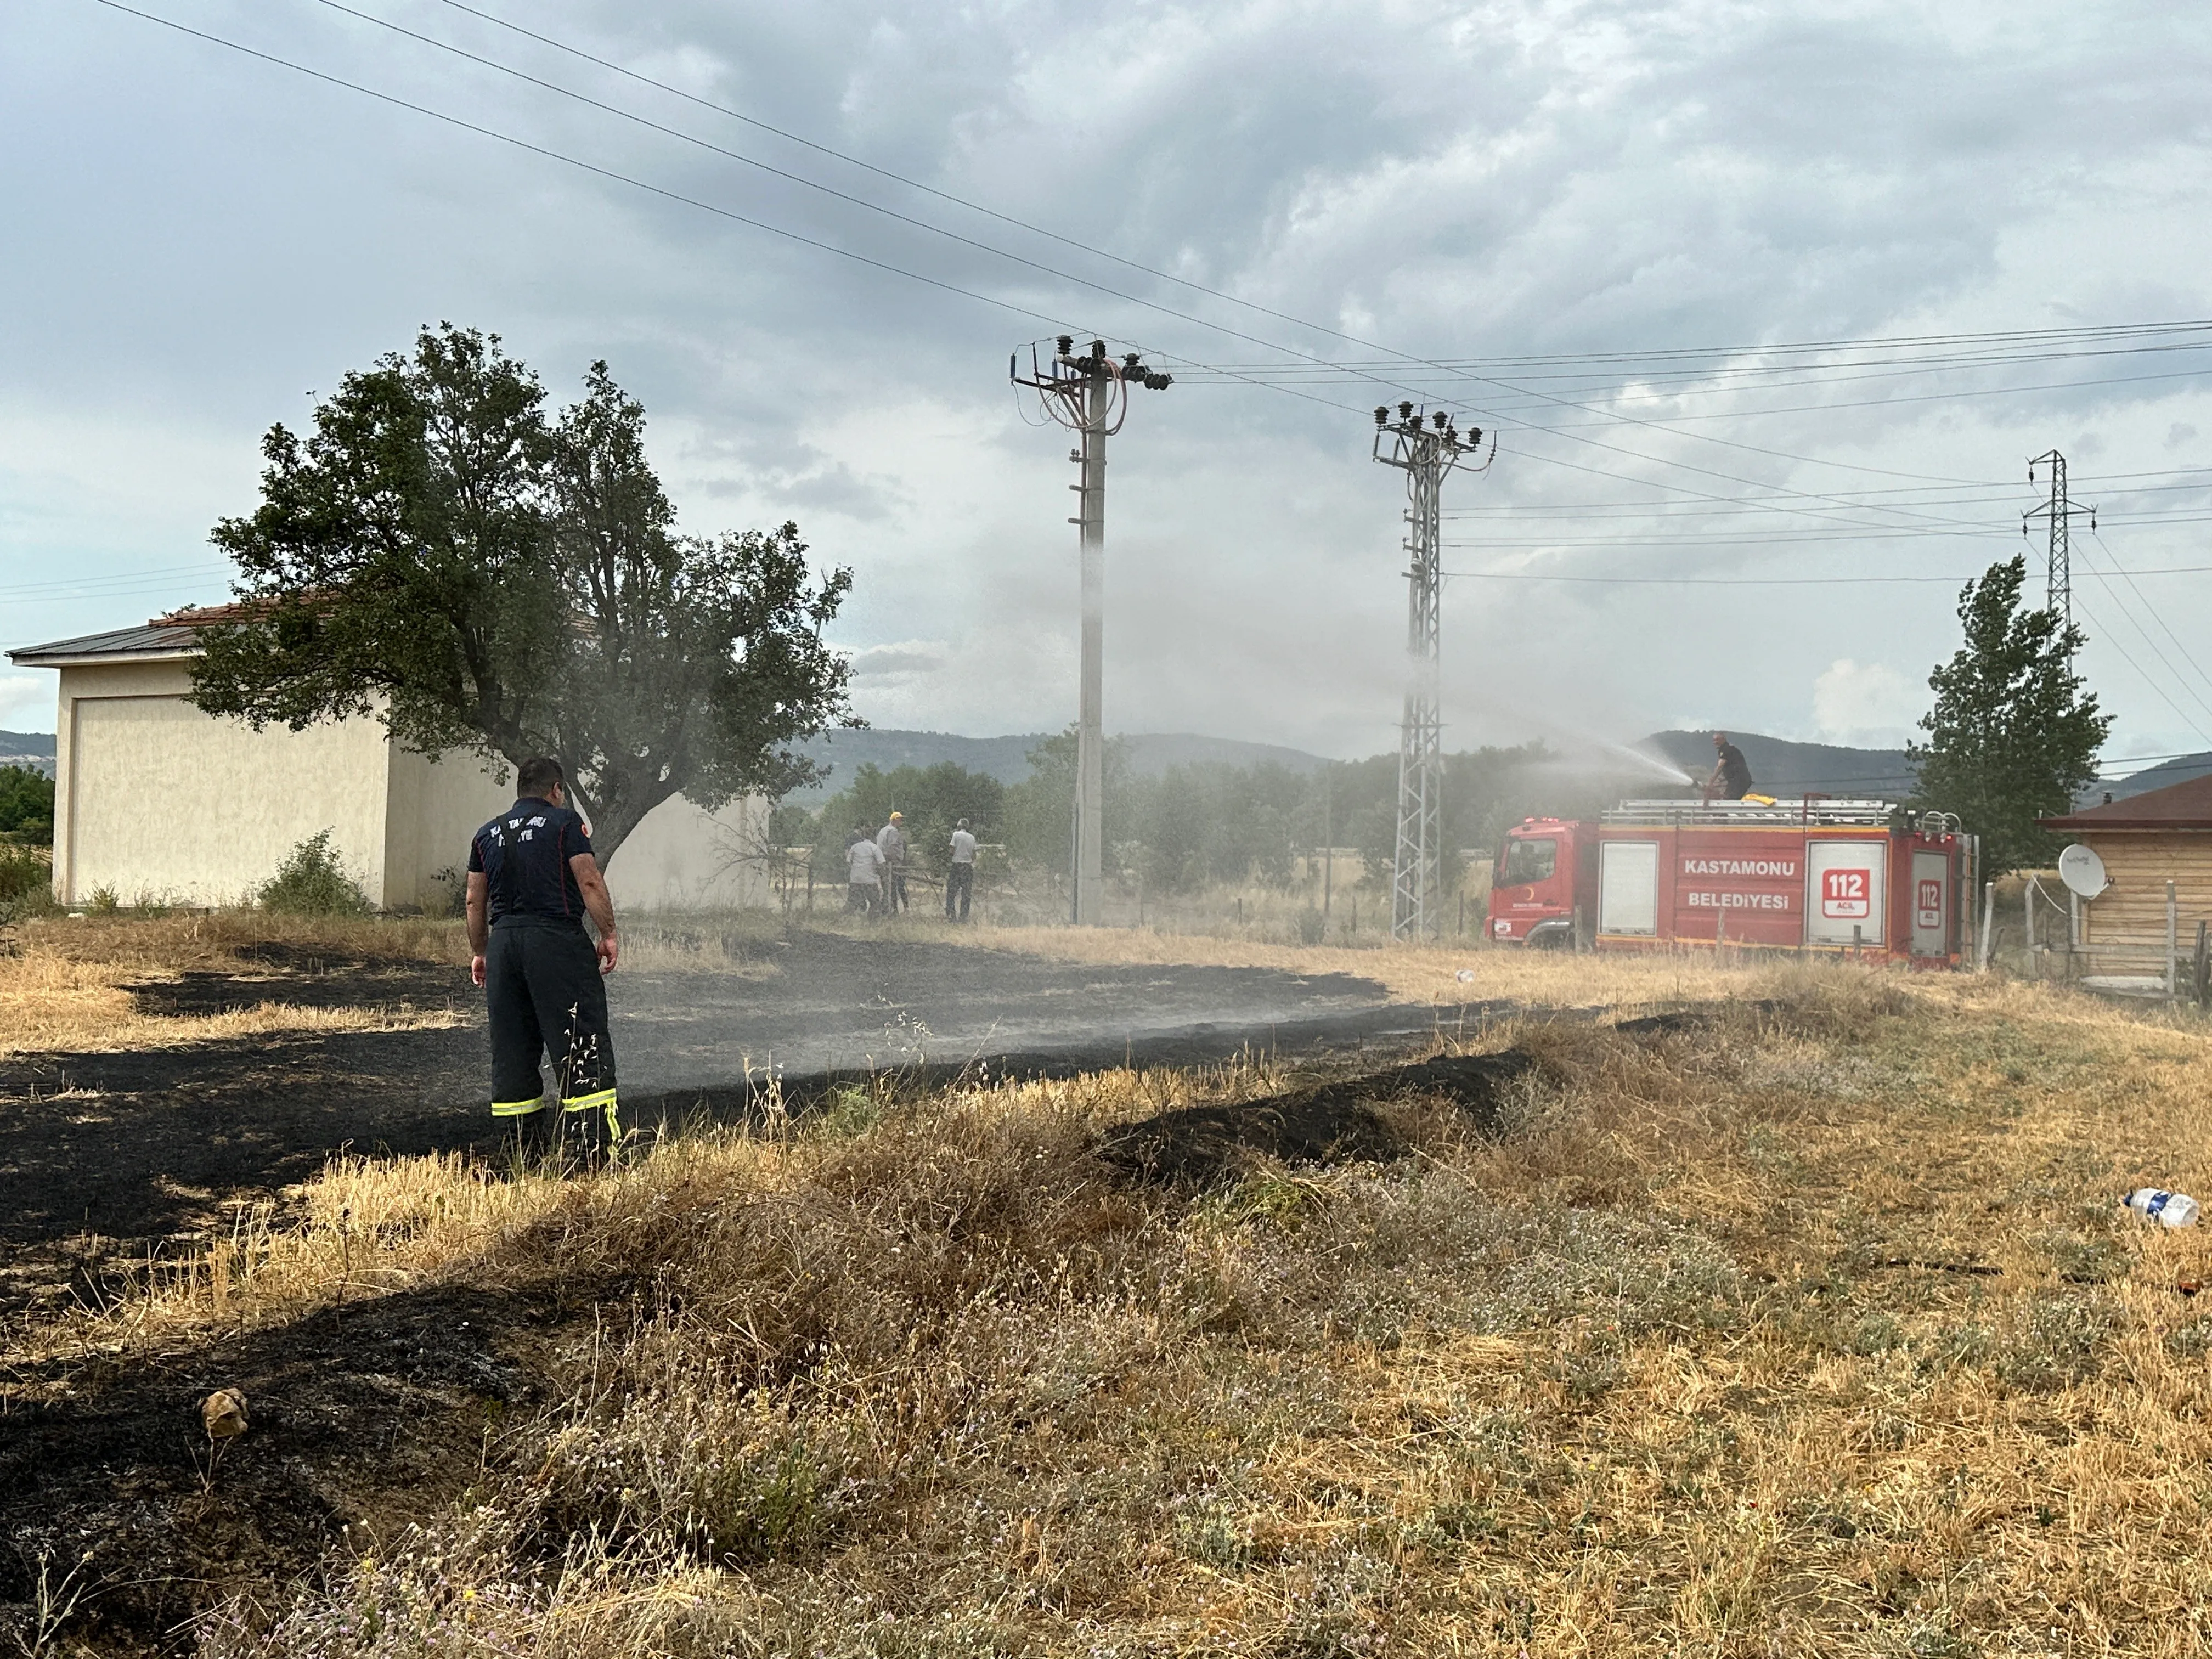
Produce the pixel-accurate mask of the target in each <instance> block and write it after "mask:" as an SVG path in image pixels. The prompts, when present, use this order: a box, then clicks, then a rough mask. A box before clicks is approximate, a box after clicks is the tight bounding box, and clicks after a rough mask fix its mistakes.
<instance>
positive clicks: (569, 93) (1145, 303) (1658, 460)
mask: <svg viewBox="0 0 2212 1659" xmlns="http://www.w3.org/2000/svg"><path fill="white" fill-rule="evenodd" d="M100 3H102V4H118V0H100ZM319 3H321V4H323V5H325V6H328V7H330V8H331V9H333V10H337V11H341V12H343V13H345V14H346V15H349V16H352V17H357V18H360V19H362V21H367V22H370V23H373V24H375V25H377V26H379V27H384V28H387V29H390V30H392V32H394V33H398V34H402V35H405V36H406V37H408V38H409V39H411V40H418V41H421V42H422V43H423V44H425V45H427V46H433V47H435V48H436V49H437V50H440V51H443V52H451V53H453V54H454V55H455V56H457V57H460V58H466V59H468V60H469V61H471V62H472V63H477V64H483V65H484V66H486V67H488V68H491V69H494V70H499V71H500V72H501V73H504V74H507V75H511V76H515V77H516V78H518V79H520V80H523V81H526V82H530V83H531V84H532V85H536V86H538V87H542V88H545V89H546V90H549V91H551V92H554V93H556V94H560V95H561V96H563V97H568V98H573V99H575V100H578V101H579V102H581V103H585V104H587V105H590V106H592V107H594V108H598V109H601V110H605V111H606V112H609V113H611V114H614V115H617V116H618V117H620V118H623V119H625V120H629V121H635V122H636V123H638V124H639V125H644V126H647V127H649V128H652V129H653V130H654V131H659V132H663V133H665V134H667V135H669V136H671V137H676V138H678V139H680V140H681V141H683V142H684V143H693V144H697V145H699V146H700V147H702V148H703V149H709V150H712V151H714V152H715V153H716V154H718V155H725V156H727V157H729V158H730V159H732V160H734V161H740V162H743V163H744V164H745V165H747V166H751V167H761V168H763V169H764V170H765V171H768V172H769V173H775V174H776V175H777V176H779V177H781V178H785V179H791V180H793V181H794V182H796V183H799V184H802V185H806V186H807V187H809V188H811V189H815V190H819V191H823V192H825V193H827V194H829V195H832V196H836V197H839V198H840V199H842V200H844V201H847V202H851V203H854V204H857V205H860V206H862V207H865V208H867V209H869V210H872V211H874V212H878V213H882V214H885V215H887V216H890V217H892V218H895V219H897V220H899V221H901V222H903V223H906V224H909V225H914V226H916V227H918V228H922V229H927V230H931V231H933V232H935V233H936V234H939V235H942V236H945V237H948V238H951V240H956V241H959V242H962V243H963V244H965V245H966V246H970V247H974V248H976V249H979V250H981V251H982V252H990V253H994V254H997V255H998V256H999V257H1000V258H1008V259H1012V260H1015V261H1017V262H1018V263H1020V264H1024V265H1026V266H1028V267H1030V269H1032V270H1038V271H1040V272H1042V273H1043V274H1046V275H1048V276H1055V277H1058V278H1060V280H1063V281H1068V282H1074V283H1080V284H1082V285H1083V286H1085V287H1089V288H1091V289H1096V290H1097V291H1098V292H1101V293H1104V294H1108V295H1112V296H1113V297H1115V298H1116V299H1120V300H1122V301H1126V302H1127V303H1129V304H1133V305H1138V306H1142V307H1146V308H1148V309H1151V310H1155V311H1159V312H1161V313H1164V314H1165V315H1168V316H1171V317H1175V318H1176V319H1178V320H1181V321H1184V322H1188V323H1191V324H1194V325H1197V326H1199V327H1202V328H1211V329H1212V330H1214V331H1217V332H1219V333H1223V334H1226V335H1229V336H1231V337H1233V338H1237V339H1241V340H1244V341H1246V342H1248V343H1251V344H1255V345H1259V346H1263V347H1265V348H1267V349H1269V350H1273V351H1277V352H1280V353H1282V354H1284V355H1285V356H1296V357H1300V358H1303V359H1304V360H1305V361H1307V362H1310V363H1312V364H1314V365H1316V366H1317V367H1320V368H1328V369H1335V368H1336V366H1335V365H1334V364H1331V363H1330V362H1328V360H1327V359H1325V358H1320V357H1316V356H1312V355H1311V354H1310V353H1307V352H1304V351H1300V350H1298V349H1296V348H1294V347H1289V346H1285V345H1282V344H1280V343H1278V342H1275V341H1271V340H1267V339H1263V338H1261V337H1259V336H1256V335H1252V334H1248V333H1246V332H1245V331H1243V330H1241V329H1235V328H1231V327H1230V326H1228V325H1225V324H1222V323H1217V322H1214V321H1212V320H1211V319H1206V318H1203V317H1200V316H1198V315H1196V314H1195V313H1189V312H1184V311H1181V310H1178V309H1176V308H1175V307H1170V306H1163V305H1161V304H1160V303H1159V302H1158V301H1151V300H1146V299H1144V298H1142V297H1140V296H1139V295H1132V294H1128V293H1126V292H1124V291H1122V290H1121V289H1111V288H1108V287H1106V286H1105V285H1104V284H1103V283H1094V282H1091V281H1090V280H1089V279H1088V278H1085V277H1081V276H1073V275H1072V274H1071V273H1068V272H1065V271H1060V270H1055V269H1054V268H1053V267H1050V266H1047V265H1044V264H1040V263H1039V262H1037V261H1036V260H1032V259H1030V258H1025V257H1024V256H1022V255H1019V254H1015V253H1011V252H1007V251H1006V250H1004V249H1001V248H997V247H994V246H991V245H989V244H987V243H983V242H979V241H976V240H975V239H973V238H971V237H966V236H962V235H960V234H958V233H957V232H954V231H950V230H946V229H945V228H942V227H939V226H935V225H932V224H929V223H928V222H926V221H923V220H920V219H915V218H913V217H912V216H908V215H905V214H901V213H898V212H896V210H892V209H890V208H886V207H883V206H882V205H880V204H876V203H871V202H868V201H866V199H865V198H863V197H855V196H852V195H850V194H848V193H847V192H845V191H838V190H836V189H834V188H832V187H831V186H829V185H823V184H820V183H818V182H817V181H815V180H811V179H805V178H804V177H802V176H801V175H799V174H797V173H789V172H787V171H785V170H784V169H781V168H778V167H771V166H769V164H768V163H766V162H763V161H756V160H755V159H754V158H752V157H750V156H746V155H741V154H739V153H738V152H736V151H733V150H728V149H723V148H721V147H720V146H719V145H716V144H714V143H709V142H708V141H707V140H705V139H702V138H697V137H693V136H692V135H690V134H688V133H684V132H682V131H679V130H678V129H676V128H672V127H668V126H665V125H661V124H660V123H659V122H655V121H653V120H651V119H649V118H647V117H644V116H641V115H638V114H635V113H634V112H629V111H626V110H623V109H620V108H618V107H617V106H613V105H611V104H606V103H604V102H602V101H600V100H597V99H594V98H591V97H588V96H587V95H586V94H582V93H579V92H575V91H573V90H572V89H570V88H564V87H562V86H559V85H558V84H556V83H555V82H550V81H545V80H543V79H540V78H539V77H538V76H532V75H530V74H528V73H527V72H526V71H524V70H518V69H515V68H513V67H512V66H510V65H507V64H502V63H500V62H498V61H497V60H495V59H492V58H484V57H482V56H480V55H478V54H477V53H474V52H468V51H466V50H465V49H464V48H462V47H459V46H452V45H450V44H448V43H447V42H445V41H441V40H436V39H435V38H434V37H432V36H429V35H425V34H421V33H416V31H414V30H412V29H408V28H404V27H402V26H400V25H399V24H397V23H392V22H389V21H386V20H385V19H382V18H380V17H376V16H374V15H370V14H368V13H366V12H361V11H356V10H355V9H353V8H351V7H349V6H345V5H343V4H341V3H339V0H319ZM447 3H448V4H453V5H454V7H455V9H459V10H463V11H467V12H469V13H470V14H471V15H473V16H477V17H481V18H483V19H484V20H485V21H491V22H494V23H498V24H500V25H501V26H502V27H516V29H517V32H518V33H527V34H530V35H531V37H532V39H535V40H541V41H543V42H544V44H547V45H549V46H556V47H557V48H558V49H560V50H562V51H570V50H572V49H571V48H568V47H567V46H564V45H562V43H560V42H556V41H554V40H551V39H550V37H547V36H544V35H538V34H536V33H534V32H532V31H529V30H524V29H520V27H519V26H510V25H507V24H506V22H505V20H503V19H500V18H497V17H495V16H494V15H491V14H489V13H486V12H482V11H478V10H477V9H475V8H473V7H468V6H464V5H459V3H458V0H447ZM118 9H125V10H128V9H129V8H127V7H122V6H120V5H119V4H118ZM138 15H142V16H143V15H149V14H145V13H140V14H138ZM208 38H214V37H208ZM576 55H577V56H580V57H590V56H591V54H588V53H583V52H577V53H576ZM592 61H594V62H597V63H600V64H602V66H603V67H609V68H614V67H616V66H614V65H611V64H606V63H605V60H603V59H598V58H592ZM617 72H620V73H625V74H628V73H630V72H629V71H627V70H617ZM636 78H640V79H646V78H647V77H636ZM348 84H350V83H348ZM652 84H653V85H656V86H661V87H662V89H663V90H670V91H672V90H673V89H672V88H666V87H665V85H663V83H660V82H652ZM678 96H684V97H686V98H689V97H690V94H678ZM692 101H695V102H700V101H703V100H696V99H694V100H692ZM417 107H420V106H417ZM706 107H708V108H710V109H714V110H715V111H717V112H720V113H722V114H725V115H730V114H732V113H733V112H731V111H729V110H727V109H726V108H725V107H724V106H720V105H715V104H712V103H708V104H706ZM738 118H739V119H748V120H749V118H744V117H738ZM477 130H478V131H489V130H488V129H482V128H479V129H477ZM777 131H780V130H777ZM781 136H784V137H793V135H790V134H782V135H781ZM799 142H806V141H799ZM814 148H823V147H820V146H814ZM548 153H550V152H548ZM825 153H834V152H826V151H825ZM845 159H849V158H845ZM887 176H894V177H896V175H887ZM902 182H911V181H907V180H903V179H902ZM963 205H966V204H963ZM802 240H805V239H802ZM1073 246H1085V245H1083V244H1079V243H1078V244H1073ZM1091 251H1093V252H1095V251H1096V250H1091ZM1121 263H1123V264H1130V265H1132V266H1133V268H1135V269H1138V270H1147V271H1150V267H1146V266H1142V265H1138V264H1135V262H1133V261H1127V260H1123V261H1121ZM1151 274H1153V275H1157V276H1165V275H1166V274H1165V273H1162V272H1151ZM1166 280H1169V281H1175V282H1182V283H1183V285H1184V286H1187V287H1190V288H1193V289H1197V290H1199V291H1201V292H1204V293H1206V294H1209V295H1214V296H1215V297H1217V298H1219V299H1223V300H1225V301H1230V302H1231V303H1233V304H1237V305H1240V306H1245V307H1249V308H1250V309H1252V310H1255V311H1258V312H1261V313H1264V314H1266V315H1267V316H1271V317H1273V318H1276V319H1279V320H1281V321H1285V322H1288V323H1291V324H1292V325H1295V326H1297V327H1301V328H1305V329H1308V330H1310V331H1314V332H1317V333H1322V334H1326V335H1329V336H1331V337H1334V338H1337V339H1340V340H1343V341H1345V342H1346V343H1350V344H1353V345H1358V346H1361V347H1363V348H1364V349H1367V350H1370V351H1382V352H1386V353H1389V355H1390V356H1392V357H1393V358H1395V359H1397V360H1399V361H1400V362H1409V363H1414V364H1417V365H1419V366H1421V367H1425V368H1437V369H1439V370H1440V371H1441V372H1444V373H1447V374H1454V375H1455V377H1456V378H1462V379H1467V380H1474V381H1477V382H1480V383H1482V384H1486V385H1492V386H1500V387H1503V388H1504V389H1505V390H1507V391H1510V392H1514V393H1515V394H1516V395H1518V396H1523V397H1526V396H1530V395H1532V394H1530V393H1529V392H1527V390H1526V389H1525V388H1522V387H1517V386H1509V385H1507V384H1506V383H1505V382H1504V381H1502V380H1495V379H1494V378H1492V377H1490V376H1486V375H1480V374H1467V373H1466V372H1465V371H1460V370H1452V369H1445V368H1443V366H1442V365H1440V364H1438V363H1437V362H1433V361H1431V360H1429V359H1425V358H1422V357H1419V356H1416V355H1414V354H1413V353H1408V352H1400V351H1397V350H1395V349H1394V348H1392V347H1389V346H1385V345H1381V344H1377V343H1375V342H1372V341H1367V340H1362V339H1360V338H1358V337H1357V336H1354V335H1351V334H1347V333H1346V332H1344V331H1342V330H1340V329H1334V328H1331V327H1329V326H1328V325H1326V324H1321V323H1314V322H1310V321H1309V320H1307V319H1302V318H1298V317H1294V316H1292V315H1291V314H1290V313H1286V312H1281V311H1277V310H1275V309H1273V307H1266V306H1260V305H1257V304H1255V303H1254V302H1252V301H1244V300H1240V299H1238V298H1237V296H1235V295H1231V294H1227V293H1225V292H1223V291H1221V290H1218V289H1211V288H1206V286H1205V285H1204V284H1200V283H1189V282H1188V281H1187V280H1186V279H1182V278H1176V277H1172V276H1168V277H1166ZM1337 372H1351V371H1343V370H1338V371H1337ZM1359 378H1364V379H1370V380H1372V381H1373V383H1374V384H1378V385H1389V386H1393V387H1394V389H1395V390H1397V391H1401V392H1416V395H1421V394H1420V392H1419V388H1415V387H1412V386H1403V385H1398V384H1396V383H1395V382H1390V381H1383V380H1374V379H1373V377H1367V376H1361V377H1359ZM1533 395H1534V396H1536V397H1538V398H1541V400H1542V401H1544V402H1547V403H1552V404H1559V406H1561V407H1565V408H1572V409H1577V410H1582V411H1583V412H1584V413H1587V414H1595V415H1601V416H1607V417H1608V418H1610V419H1612V420H1613V421H1616V422H1627V423H1629V424H1632V425H1637V426H1642V427H1647V428H1652V429H1654V430H1658V431H1671V430H1673V428H1669V427H1668V426H1667V425H1666V424H1665V423H1664V422H1653V421H1647V420H1644V419H1643V418H1641V417H1639V416H1632V415H1624V414H1620V413H1619V412H1617V411H1613V410H1603V409H1598V408H1593V407H1590V406H1589V405H1585V404H1575V403H1571V402H1569V401H1568V400H1565V399H1562V398H1555V397H1552V396H1550V395H1549V394H1543V393H1537V394H1533ZM1483 412H1484V413H1486V414H1487V415H1489V416H1490V417H1491V418H1492V420H1493V421H1495V420H1496V419H1498V418H1501V417H1500V416H1498V414H1497V412H1496V411H1491V410H1486V411H1483ZM1506 418H1510V417H1506ZM1538 429H1541V430H1559V429H1561V428H1538ZM1680 436H1684V437H1688V438H1692V439H1694V440H1696V441H1699V442H1704V443H1712V444H1719V445H1723V446H1725V447H1729V448H1732V449H1740V450H1744V451H1747V452H1748V453H1756V454H1761V455H1766V456H1769V457H1771V458H1773V459H1780V460H1787V461H1791V462H1793V463H1796V464H1798V465H1813V466H1829V467H1837V468H1842V469H1844V470H1847V471H1860V472H1873V473H1879V474H1881V475H1883V476H1887V477H1929V475H1928V474H1924V473H1906V472H1899V471H1895V470H1894V469H1892V468H1887V467H1869V466H1862V465H1858V464H1857V463H1855V462H1850V461H1830V460H1825V459H1820V458H1818V457H1814V456H1805V455H1795V454H1790V453H1787V452H1784V451H1782V450H1776V449H1769V448H1766V447H1763V446H1760V445H1756V444H1741V443H1737V442H1736V441H1734V440H1733V439H1727V438H1717V437H1713V436H1711V435H1708V434H1704V433H1683V434H1680ZM1574 441H1576V442H1580V443H1586V444H1592V445H1595V447H1599V448H1601V449H1606V450H1609V451H1612V452H1613V453H1619V454H1621V455H1623V456H1626V457H1629V458H1632V459H1638V460H1641V461H1644V462H1646V463H1647V464H1650V465H1661V466H1671V467H1674V468H1676V469H1678V470H1680V471H1691V472H1698V473H1702V474H1704V475H1705V476H1708V477H1716V478H1720V479H1722V480H1723V481H1725V482H1728V483H1741V484H1747V485H1752V483H1753V481H1752V480H1749V479H1745V478H1738V477H1734V476H1733V475H1731V474H1728V473H1723V472H1718V471H1714V470H1712V469H1711V468H1704V467H1698V466H1695V465H1692V464H1690V463H1688V462H1685V461H1677V460H1673V459H1668V458H1667V457H1664V456H1655V455H1648V454H1644V453H1642V452H1639V451H1635V450H1628V449H1623V448H1621V447H1620V446H1618V445H1613V444H1606V443H1603V442H1601V441H1599V440H1596V439H1590V438H1577V439H1575V440H1574ZM1753 487H1756V486H1755V485H1753ZM1804 498H1805V499H1808V500H1816V501H1817V500H1820V499H1822V498H1821V497H1820V496H1819V495H1813V494H1809V493H1807V494H1806V495H1805V496H1804ZM1777 510H1778V511H1787V510H1790V509H1786V508H1778V509H1777Z"/></svg>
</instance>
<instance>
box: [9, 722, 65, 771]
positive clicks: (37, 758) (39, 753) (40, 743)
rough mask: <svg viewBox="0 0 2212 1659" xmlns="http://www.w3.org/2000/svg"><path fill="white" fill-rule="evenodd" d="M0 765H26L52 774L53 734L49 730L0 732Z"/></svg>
mask: <svg viewBox="0 0 2212 1659" xmlns="http://www.w3.org/2000/svg"><path fill="white" fill-rule="evenodd" d="M0 766H27V767H30V768H31V769H33V770H34V771H40V772H44V773H45V774H46V775H47V776H48V777H52V776H53V775H54V734H53V733H52V732H0Z"/></svg>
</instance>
